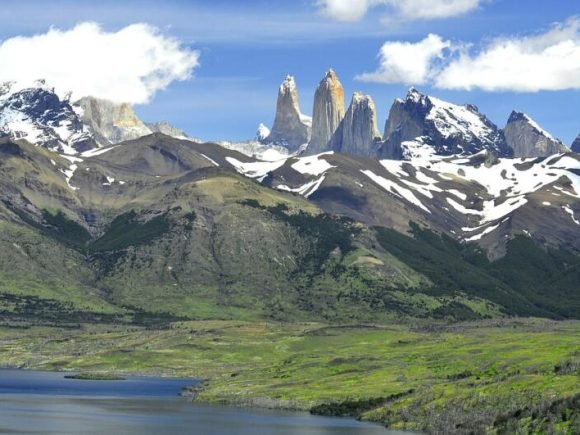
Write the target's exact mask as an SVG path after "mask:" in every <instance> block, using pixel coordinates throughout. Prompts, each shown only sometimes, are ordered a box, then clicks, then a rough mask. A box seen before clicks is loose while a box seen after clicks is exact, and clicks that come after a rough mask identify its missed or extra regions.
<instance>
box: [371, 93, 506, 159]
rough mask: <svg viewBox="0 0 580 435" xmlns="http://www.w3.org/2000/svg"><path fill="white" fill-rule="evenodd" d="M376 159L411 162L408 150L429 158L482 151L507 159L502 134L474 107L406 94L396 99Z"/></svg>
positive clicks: (425, 96) (417, 94) (410, 154)
mask: <svg viewBox="0 0 580 435" xmlns="http://www.w3.org/2000/svg"><path fill="white" fill-rule="evenodd" d="M383 139H384V143H383V145H382V147H381V149H380V150H379V156H380V157H385V158H410V157H411V156H412V154H413V153H412V152H411V153H410V152H409V148H413V147H419V148H423V149H424V150H425V149H426V150H428V152H429V153H431V154H437V155H454V154H463V155H470V154H475V153H478V152H480V151H483V150H487V151H491V152H492V153H494V154H496V155H498V156H506V157H508V156H510V154H511V149H510V148H509V147H508V146H507V144H506V143H505V139H504V137H503V134H502V132H501V130H500V129H499V128H498V127H497V126H496V125H495V124H494V123H492V122H491V121H490V120H489V119H487V118H486V117H485V116H484V115H483V114H481V113H480V112H479V110H478V109H477V107H475V106H473V105H465V106H460V105H456V104H452V103H448V102H446V101H442V100H439V99H437V98H434V97H430V96H427V95H424V94H421V93H420V92H419V91H417V90H416V89H414V88H412V89H410V90H409V92H408V94H407V97H406V99H405V100H401V99H397V100H395V102H394V103H393V106H392V107H391V110H390V113H389V118H388V119H387V122H386V124H385V132H384V136H383Z"/></svg>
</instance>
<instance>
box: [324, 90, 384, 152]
mask: <svg viewBox="0 0 580 435" xmlns="http://www.w3.org/2000/svg"><path fill="white" fill-rule="evenodd" d="M380 139H381V138H380V133H379V130H378V128H377V110H376V107H375V103H374V101H373V99H372V98H371V97H370V96H369V95H363V94H362V93H360V92H355V93H354V95H353V96H352V101H351V103H350V106H349V108H348V110H347V111H346V113H345V115H344V118H343V120H342V122H341V123H340V125H339V127H338V129H337V130H336V132H335V133H334V135H333V137H332V139H331V141H330V148H331V149H332V150H335V151H337V152H342V153H346V154H353V155H357V156H366V157H372V156H376V154H377V148H378V145H379V143H380Z"/></svg>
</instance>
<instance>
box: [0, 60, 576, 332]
mask: <svg viewBox="0 0 580 435" xmlns="http://www.w3.org/2000/svg"><path fill="white" fill-rule="evenodd" d="M1 89H2V90H1V91H0V131H1V132H2V136H3V137H2V138H0V200H1V201H0V226H1V227H2V231H1V232H0V246H1V249H0V252H2V254H0V278H1V279H0V282H1V283H0V311H2V313H3V315H4V316H5V318H9V319H12V321H19V320H22V319H30V318H34V319H36V321H39V322H57V321H62V319H63V318H66V319H68V321H71V322H74V321H80V319H82V320H83V321H86V320H89V321H100V320H101V319H111V318H113V319H115V320H116V321H121V322H131V321H135V319H141V320H143V319H146V318H154V317H164V316H168V317H170V318H238V319H240V318H244V319H248V318H275V319H280V320H293V319H299V320H317V319H324V320H331V321H341V322H344V321H351V320H368V321H374V320H385V319H393V318H400V317H402V316H404V317H415V318H424V317H429V318H432V317H435V318H451V319H472V318H483V317H497V316H509V315H530V316H544V317H551V318H571V317H575V318H578V317H580V293H579V292H578V285H577V283H578V282H579V281H580V237H578V235H579V234H580V201H579V198H580V156H579V155H578V154H576V153H574V152H572V151H570V149H569V148H568V147H566V146H565V145H564V144H563V143H562V142H561V141H559V140H557V139H555V138H554V137H553V136H552V135H550V134H549V133H547V132H546V131H544V130H543V129H542V128H541V127H540V126H538V125H537V124H536V123H535V122H534V121H533V120H532V119H531V118H530V117H529V116H528V115H525V114H523V113H520V112H516V111H514V112H513V113H512V114H511V116H510V118H509V120H508V122H507V125H506V127H505V128H503V129H500V128H498V127H497V126H496V125H495V124H493V123H492V122H491V121H490V120H488V119H487V118H486V117H485V116H484V115H483V114H481V113H480V112H479V111H478V109H477V108H476V107H475V106H472V105H466V106H460V105H456V104H452V103H447V102H444V101H442V100H439V99H437V98H435V97H431V96H427V95H423V94H421V93H420V92H419V91H418V90H416V89H414V88H412V89H411V90H410V91H409V92H408V94H407V96H406V97H405V99H398V100H396V101H395V102H394V103H393V106H392V108H391V110H390V113H389V117H388V119H387V120H386V122H385V127H384V131H383V133H382V134H381V133H380V132H379V130H378V121H377V116H376V108H375V103H374V102H373V100H372V98H371V97H370V96H367V95H363V94H361V93H355V94H354V95H353V97H352V101H351V103H350V105H349V107H345V105H344V90H343V89H342V86H341V85H340V81H339V79H338V77H337V75H336V73H335V72H334V71H332V70H331V71H328V72H327V73H326V74H325V76H324V78H323V80H322V81H321V83H320V85H319V87H318V89H317V91H316V94H315V101H314V105H313V108H314V110H313V117H312V118H309V117H307V116H305V115H303V114H302V112H301V110H300V106H299V100H298V89H297V86H296V82H295V80H294V78H293V77H291V76H289V77H287V78H286V79H285V80H284V81H283V83H282V85H281V87H280V89H279V94H278V103H277V108H276V116H275V121H274V125H273V126H272V129H271V130H270V129H268V128H267V127H265V126H263V125H261V126H260V127H259V129H258V132H257V136H256V139H255V140H253V141H248V142H245V143H235V142H219V143H213V142H203V141H201V140H198V139H192V138H189V137H187V135H186V134H185V133H184V132H182V131H179V130H178V129H176V128H174V127H172V126H171V125H169V124H167V123H152V124H148V123H145V122H143V121H141V120H140V119H139V118H138V117H137V115H136V114H135V112H134V111H133V109H132V108H131V107H130V105H127V104H117V103H111V102H108V101H104V100H99V99H96V98H92V97H85V98H83V99H81V100H79V101H70V98H69V97H67V96H66V95H65V96H61V95H58V94H57V93H56V92H55V91H54V90H53V89H51V88H50V87H49V86H48V85H47V84H46V83H44V82H38V83H37V85H36V86H35V87H32V88H27V89H16V88H15V87H14V86H13V84H9V83H8V84H4V85H3V86H2V87H1ZM576 142H577V141H576ZM576 142H575V145H573V149H574V150H577V149H578V148H577V146H578V145H577V143H576ZM63 313H64V314H65V315H63Z"/></svg>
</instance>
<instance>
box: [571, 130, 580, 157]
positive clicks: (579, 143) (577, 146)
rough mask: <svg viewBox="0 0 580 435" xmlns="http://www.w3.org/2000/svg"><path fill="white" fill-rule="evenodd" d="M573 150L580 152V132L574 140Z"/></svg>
mask: <svg viewBox="0 0 580 435" xmlns="http://www.w3.org/2000/svg"><path fill="white" fill-rule="evenodd" d="M572 151H574V152H575V153H580V134H579V135H578V136H577V137H576V139H574V142H572Z"/></svg>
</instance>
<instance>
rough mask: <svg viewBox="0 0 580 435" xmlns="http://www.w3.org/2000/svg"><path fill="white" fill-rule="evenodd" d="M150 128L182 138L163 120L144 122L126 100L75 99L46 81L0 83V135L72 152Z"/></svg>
mask: <svg viewBox="0 0 580 435" xmlns="http://www.w3.org/2000/svg"><path fill="white" fill-rule="evenodd" d="M153 132H162V133H165V134H167V135H170V136H175V137H186V135H185V133H184V132H183V131H181V130H178V129H176V128H175V127H173V126H171V125H170V124H168V123H167V122H160V123H152V124H149V125H147V124H145V123H144V122H143V121H141V120H140V119H139V117H138V116H137V115H136V114H135V112H134V111H133V108H132V106H131V105H130V104H127V103H121V104H119V103H113V102H111V101H108V100H103V99H99V98H94V97H83V98H81V99H80V100H78V101H75V102H73V101H72V100H71V93H62V92H58V91H56V90H55V89H54V88H53V87H51V86H50V84H48V83H47V82H46V81H45V80H36V81H35V82H34V83H31V84H30V85H29V86H24V85H23V84H22V83H17V82H4V83H1V84H0V136H7V137H12V138H15V139H26V140H27V141H28V142H30V143H32V144H34V145H39V146H43V147H45V148H48V149H51V150H53V151H57V152H59V153H63V154H68V155H74V154H78V153H83V152H85V151H88V150H91V149H94V148H98V147H103V146H108V145H111V144H116V143H119V142H123V141H125V140H130V139H136V138H139V137H142V136H146V135H149V134H151V133H153Z"/></svg>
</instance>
